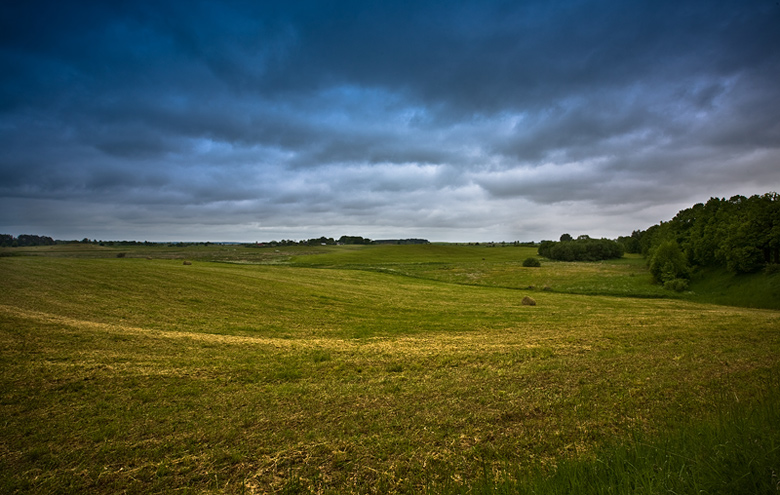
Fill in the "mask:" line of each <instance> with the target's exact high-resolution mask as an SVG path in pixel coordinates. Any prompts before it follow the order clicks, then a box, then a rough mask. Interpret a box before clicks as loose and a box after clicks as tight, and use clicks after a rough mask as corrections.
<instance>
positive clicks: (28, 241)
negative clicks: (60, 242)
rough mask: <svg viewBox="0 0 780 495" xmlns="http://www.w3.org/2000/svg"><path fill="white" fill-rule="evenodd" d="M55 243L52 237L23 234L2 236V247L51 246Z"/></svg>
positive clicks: (0, 238)
mask: <svg viewBox="0 0 780 495" xmlns="http://www.w3.org/2000/svg"><path fill="white" fill-rule="evenodd" d="M55 242H56V241H55V240H54V239H52V238H51V237H47V236H43V235H29V234H22V235H20V236H19V237H14V236H12V235H10V234H0V247H21V246H51V245H53V244H55Z"/></svg>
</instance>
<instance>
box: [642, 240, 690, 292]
mask: <svg viewBox="0 0 780 495" xmlns="http://www.w3.org/2000/svg"><path fill="white" fill-rule="evenodd" d="M650 273H651V274H652V275H653V279H654V280H655V281H656V282H658V283H661V284H666V283H667V282H671V281H672V280H679V279H688V278H690V276H691V270H690V266H689V265H688V259H687V258H686V257H685V254H683V252H682V250H681V249H680V246H678V245H677V243H676V242H674V241H666V242H664V243H662V244H661V245H660V246H658V247H657V248H655V249H654V250H653V253H652V256H651V258H650ZM675 284H676V285H674V287H678V286H679V283H675ZM671 287H672V286H670V288H671Z"/></svg>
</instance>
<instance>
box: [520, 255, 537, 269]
mask: <svg viewBox="0 0 780 495" xmlns="http://www.w3.org/2000/svg"><path fill="white" fill-rule="evenodd" d="M523 266H525V267H530V268H537V267H540V266H542V264H541V263H540V262H539V260H538V259H536V258H533V257H531V258H526V259H525V260H523Z"/></svg>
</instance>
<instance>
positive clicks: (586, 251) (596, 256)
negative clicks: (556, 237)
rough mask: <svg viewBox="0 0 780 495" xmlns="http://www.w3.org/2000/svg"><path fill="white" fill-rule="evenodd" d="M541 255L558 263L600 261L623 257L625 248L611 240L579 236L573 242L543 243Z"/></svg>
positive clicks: (540, 249) (540, 248) (540, 250)
mask: <svg viewBox="0 0 780 495" xmlns="http://www.w3.org/2000/svg"><path fill="white" fill-rule="evenodd" d="M561 238H563V236H561ZM539 255H540V256H544V257H545V258H550V259H552V260H558V261H600V260H608V259H612V258H621V257H623V246H622V245H620V244H618V243H617V242H615V241H610V240H609V239H591V238H589V237H588V236H579V237H578V238H577V240H572V241H561V242H554V241H542V243H541V244H540V246H539Z"/></svg>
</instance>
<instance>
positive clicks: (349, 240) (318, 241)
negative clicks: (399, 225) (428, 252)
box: [250, 235, 429, 247]
mask: <svg viewBox="0 0 780 495" xmlns="http://www.w3.org/2000/svg"><path fill="white" fill-rule="evenodd" d="M428 243H429V241H428V240H427V239H380V240H376V241H373V240H371V239H369V238H367V237H361V236H352V235H343V236H341V237H339V239H338V240H334V239H333V238H332V237H317V238H313V239H306V240H300V241H293V240H288V239H282V240H281V241H270V242H259V243H256V244H250V246H257V247H262V246H271V247H276V246H320V245H323V246H332V245H336V244H428Z"/></svg>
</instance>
